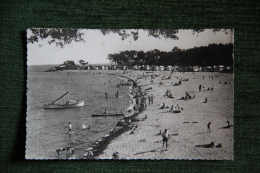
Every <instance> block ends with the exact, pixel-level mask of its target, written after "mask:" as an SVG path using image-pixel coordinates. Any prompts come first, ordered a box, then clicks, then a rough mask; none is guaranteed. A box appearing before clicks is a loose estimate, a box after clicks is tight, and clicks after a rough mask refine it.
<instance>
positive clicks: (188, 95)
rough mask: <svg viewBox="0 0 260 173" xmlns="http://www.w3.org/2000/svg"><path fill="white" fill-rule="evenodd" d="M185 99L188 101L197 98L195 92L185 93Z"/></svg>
mask: <svg viewBox="0 0 260 173" xmlns="http://www.w3.org/2000/svg"><path fill="white" fill-rule="evenodd" d="M185 97H186V98H187V99H194V98H195V92H194V91H186V92H185Z"/></svg>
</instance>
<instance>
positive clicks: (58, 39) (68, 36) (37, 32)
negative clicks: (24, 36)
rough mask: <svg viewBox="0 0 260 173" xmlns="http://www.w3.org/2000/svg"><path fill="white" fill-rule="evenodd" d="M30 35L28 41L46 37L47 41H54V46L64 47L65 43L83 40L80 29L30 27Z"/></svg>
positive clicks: (36, 40)
mask: <svg viewBox="0 0 260 173" xmlns="http://www.w3.org/2000/svg"><path fill="white" fill-rule="evenodd" d="M31 32H32V35H31V36H30V37H29V38H28V40H27V41H28V43H32V44H33V43H35V42H37V43H38V42H39V40H44V39H48V43H49V44H52V43H55V44H56V46H60V47H61V48H64V46H65V45H66V44H70V43H71V42H72V41H75V42H84V41H85V40H84V39H83V38H82V35H84V34H83V33H82V32H81V30H80V29H39V28H36V29H31Z"/></svg>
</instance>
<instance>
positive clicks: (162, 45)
mask: <svg viewBox="0 0 260 173" xmlns="http://www.w3.org/2000/svg"><path fill="white" fill-rule="evenodd" d="M83 33H84V35H83V36H82V37H83V39H84V40H85V43H82V42H80V43H76V42H72V43H71V44H69V45H65V47H64V49H63V48H61V47H57V46H56V44H55V43H54V44H51V45H49V44H48V39H45V40H40V41H39V42H38V43H37V42H35V43H33V44H32V43H28V44H27V48H28V51H27V54H28V61H27V64H28V65H44V64H63V62H64V61H67V60H73V61H74V62H75V63H76V64H78V61H79V60H80V59H83V60H84V61H86V62H89V64H99V63H109V60H108V59H107V56H108V54H114V53H119V52H120V51H125V50H136V51H140V50H143V51H144V52H146V51H150V50H153V49H159V50H160V51H171V50H172V49H173V47H175V46H177V47H179V48H180V49H189V48H193V47H200V46H207V45H209V44H212V43H216V44H219V43H222V44H228V43H232V42H233V32H232V31H231V30H227V34H225V32H223V30H220V32H214V33H213V31H212V30H210V29H207V30H205V31H204V32H202V33H199V34H197V33H196V34H195V35H193V34H192V30H179V32H178V33H177V36H178V37H179V40H172V39H164V38H162V39H159V38H154V37H152V36H150V37H148V33H147V32H145V31H143V30H139V38H138V40H137V41H134V40H133V38H128V39H126V40H124V41H122V40H121V37H120V36H119V35H118V34H113V33H110V34H108V35H105V36H104V35H103V34H102V33H101V32H100V31H99V30H87V29H84V30H83ZM30 35H31V32H30V30H28V31H27V37H30Z"/></svg>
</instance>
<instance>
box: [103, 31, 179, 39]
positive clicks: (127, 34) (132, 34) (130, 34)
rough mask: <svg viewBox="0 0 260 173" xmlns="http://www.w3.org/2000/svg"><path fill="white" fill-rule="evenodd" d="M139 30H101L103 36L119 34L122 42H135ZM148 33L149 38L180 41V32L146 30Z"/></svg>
mask: <svg viewBox="0 0 260 173" xmlns="http://www.w3.org/2000/svg"><path fill="white" fill-rule="evenodd" d="M138 31H139V30H138V29H131V30H126V29H100V32H101V33H102V34H103V35H107V34H110V33H114V34H118V35H119V36H120V37H121V40H122V41H123V40H125V39H127V38H133V39H134V41H136V40H138V38H139V35H138V34H139V32H138ZM144 31H146V32H147V34H148V36H153V37H155V38H159V39H161V38H165V39H174V40H178V37H177V35H176V34H177V33H178V30H174V29H144Z"/></svg>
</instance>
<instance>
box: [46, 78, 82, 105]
mask: <svg viewBox="0 0 260 173" xmlns="http://www.w3.org/2000/svg"><path fill="white" fill-rule="evenodd" d="M69 77H70V74H69V73H68V91H67V92H66V93H65V94H63V95H62V96H60V97H59V98H57V99H56V100H54V101H52V102H51V103H48V104H45V105H44V107H43V108H44V109H65V108H76V107H82V106H84V105H85V102H84V100H77V101H75V100H70V93H69ZM66 95H67V96H68V99H67V101H66V102H65V103H59V104H57V103H55V102H56V101H58V100H60V99H62V98H63V97H65V96H66Z"/></svg>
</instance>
